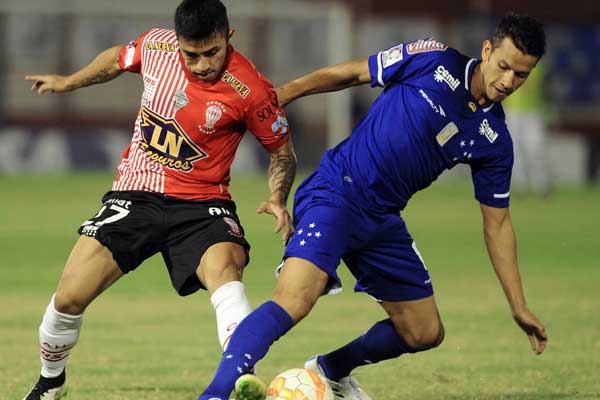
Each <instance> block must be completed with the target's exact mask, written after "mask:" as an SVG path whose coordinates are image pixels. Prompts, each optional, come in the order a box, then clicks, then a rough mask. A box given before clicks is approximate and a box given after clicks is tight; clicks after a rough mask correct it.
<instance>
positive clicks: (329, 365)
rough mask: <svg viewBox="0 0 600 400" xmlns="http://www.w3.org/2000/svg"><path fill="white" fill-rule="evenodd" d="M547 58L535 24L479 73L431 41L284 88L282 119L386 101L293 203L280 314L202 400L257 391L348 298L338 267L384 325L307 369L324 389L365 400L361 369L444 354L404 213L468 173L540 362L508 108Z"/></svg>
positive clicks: (515, 31)
mask: <svg viewBox="0 0 600 400" xmlns="http://www.w3.org/2000/svg"><path fill="white" fill-rule="evenodd" d="M544 51H545V34H544V31H543V28H542V26H541V25H540V23H539V22H538V21H536V20H535V19H533V18H530V17H526V16H519V15H508V16H506V17H504V18H503V19H502V20H501V21H500V23H499V25H498V26H497V28H496V31H495V33H494V35H493V37H492V39H491V40H486V41H484V43H483V47H482V51H481V59H475V58H470V57H466V56H465V55H463V54H461V53H459V52H458V51H456V50H454V49H452V48H449V47H448V46H447V45H445V44H444V43H442V42H440V41H438V40H435V39H433V38H429V39H425V40H417V41H413V42H408V43H401V44H398V45H396V46H394V47H392V48H390V49H386V50H383V51H380V52H377V53H375V54H373V55H371V56H370V57H368V58H364V59H361V60H356V61H350V62H347V63H344V64H340V65H337V66H333V67H326V68H323V69H320V70H317V71H315V72H313V73H310V74H308V75H306V76H304V77H301V78H298V79H297V80H294V81H292V82H290V83H288V84H285V85H283V86H282V87H281V88H278V90H277V92H278V98H279V101H280V104H281V105H284V104H287V103H289V102H291V101H293V100H294V99H297V98H299V97H302V96H306V95H311V94H315V93H322V92H329V91H334V90H340V89H344V88H347V87H350V86H355V85H360V84H367V83H370V84H371V85H372V86H380V87H383V91H382V93H381V94H380V96H379V97H378V98H377V100H375V102H374V103H373V105H372V106H371V109H370V110H369V112H368V114H367V116H366V117H365V118H364V119H363V120H362V121H361V122H359V123H358V125H357V126H356V128H355V129H354V131H353V132H352V135H351V136H350V137H348V138H347V139H346V140H345V141H343V142H342V143H340V144H339V145H338V146H336V147H335V148H333V149H331V150H329V151H328V152H326V153H325V155H324V156H323V158H322V160H321V164H320V166H319V167H318V168H317V170H316V171H315V172H314V173H313V174H311V175H310V176H309V177H307V178H306V179H305V180H304V182H303V183H302V184H301V185H300V186H299V188H298V190H297V191H296V194H295V198H294V225H295V232H294V235H293V236H292V238H291V240H290V242H289V244H288V245H287V248H286V251H285V254H284V264H283V267H282V268H281V271H280V277H279V281H278V283H277V287H276V289H275V295H274V297H273V300H272V301H268V302H266V303H264V304H263V305H261V306H260V307H258V308H257V309H256V310H254V311H253V312H252V313H251V314H250V315H249V316H248V317H246V318H245V319H244V320H243V321H242V323H241V324H240V325H239V326H238V328H237V330H236V331H235V333H234V334H233V336H232V338H231V342H230V345H229V347H228V348H227V350H226V351H225V353H224V354H223V358H222V360H221V363H220V365H219V368H218V370H217V374H216V375H215V378H214V379H213V381H212V382H211V384H210V385H209V387H208V388H207V389H206V390H205V391H204V393H202V395H201V396H200V397H199V400H209V399H210V400H226V399H227V398H228V396H229V393H230V392H231V391H232V389H233V388H234V383H235V382H236V381H238V379H239V381H238V385H237V386H238V387H245V386H247V385H248V384H253V385H254V386H257V385H256V384H255V382H256V380H255V379H254V378H252V377H246V376H245V375H243V376H242V374H243V373H244V372H245V371H248V370H249V369H250V368H252V366H253V365H254V363H256V362H257V361H258V360H260V359H261V358H262V357H264V355H265V354H266V352H267V351H268V349H269V346H270V345H271V344H272V343H273V342H274V341H275V340H277V339H279V338H280V337H281V336H282V335H284V334H285V333H286V332H287V331H289V330H290V329H291V328H292V327H293V326H294V325H295V324H297V323H298V322H299V321H300V320H302V319H303V318H304V317H305V316H306V315H307V314H308V313H309V312H310V310H311V309H312V307H313V306H314V304H315V303H316V301H317V299H318V298H319V296H320V295H321V294H322V293H324V292H327V291H330V290H336V289H337V290H339V288H340V286H341V282H340V279H339V277H338V275H337V272H336V269H337V267H338V265H339V263H340V261H341V260H342V259H343V260H344V261H345V263H346V265H347V266H348V268H349V269H350V270H351V272H352V274H353V275H354V276H355V277H356V279H357V283H356V286H355V290H356V291H360V292H365V293H368V294H369V295H370V296H371V297H373V298H374V299H376V300H377V302H378V303H379V304H380V305H381V306H382V307H383V309H384V310H385V312H386V313H387V315H388V318H386V319H384V320H382V321H379V322H377V323H375V324H374V325H373V326H372V327H371V328H370V329H368V330H367V331H366V332H365V334H364V335H362V336H360V337H358V338H356V339H355V340H353V341H352V342H350V343H348V344H347V345H345V346H342V347H341V348H339V349H337V350H335V351H332V352H329V353H327V354H323V355H319V356H317V357H313V358H311V359H309V360H308V361H307V362H306V364H305V367H306V368H310V369H313V370H316V371H318V372H320V373H321V374H323V375H324V376H325V377H326V378H327V379H328V380H329V382H330V384H331V387H332V389H333V391H334V393H335V394H336V397H337V398H338V399H343V400H369V399H370V397H369V396H368V395H367V394H366V393H365V392H364V391H363V390H362V389H361V388H360V386H359V384H358V382H357V381H356V380H355V379H354V378H353V377H352V376H351V375H350V373H351V371H353V370H354V369H355V368H356V367H359V366H363V365H367V364H374V363H377V362H380V361H384V360H388V359H392V358H396V357H399V356H400V355H402V354H404V353H415V352H419V351H424V350H428V349H432V348H435V347H437V346H439V345H440V343H441V342H442V340H443V338H444V327H443V325H442V321H441V318H440V315H439V313H438V309H437V305H436V301H435V298H434V295H433V287H432V283H431V279H430V276H429V273H428V271H427V268H426V267H425V263H424V261H423V259H422V257H421V254H420V253H419V251H418V249H417V247H416V245H415V243H414V241H413V240H412V237H411V236H410V234H409V232H408V229H407V227H406V224H405V222H404V220H403V219H402V217H401V216H400V212H401V210H403V209H404V207H405V206H406V204H407V202H408V200H409V199H410V198H411V197H412V195H413V194H414V193H416V192H418V191H419V190H422V189H424V188H426V187H428V186H429V185H430V184H431V183H433V182H434V181H435V180H436V179H437V178H438V176H439V175H440V174H441V173H442V172H443V171H445V170H446V169H450V168H453V167H454V166H456V165H457V164H459V163H462V164H467V165H469V166H470V167H471V171H472V180H473V185H474V188H475V198H476V199H477V200H478V201H479V203H480V208H481V213H482V216H483V232H484V239H485V242H486V245H487V249H488V252H489V255H490V259H491V261H492V264H493V266H494V269H495V271H496V274H497V276H498V279H499V281H500V283H501V285H502V288H503V289H504V292H505V294H506V297H507V300H508V303H509V305H510V308H511V311H512V315H513V318H514V320H515V322H516V323H517V324H518V326H519V327H520V328H521V329H522V330H523V332H524V333H525V334H526V335H527V337H528V338H529V341H530V344H531V348H532V350H533V351H534V352H535V353H537V354H541V353H542V352H543V351H544V348H545V347H546V343H547V340H548V337H547V335H546V332H545V328H544V326H543V324H542V323H540V321H539V320H538V319H537V317H536V316H535V315H534V314H533V313H532V312H531V311H530V310H529V308H528V307H527V302H526V300H525V295H524V292H523V288H522V284H521V278H520V274H519V268H518V263H517V254H516V239H515V235H514V230H513V225H512V222H511V218H510V214H509V208H508V207H509V187H510V176H511V169H512V162H513V153H512V142H511V139H510V135H509V132H508V129H507V128H506V124H505V122H504V112H503V111H502V106H501V104H500V102H501V101H502V100H504V99H505V98H506V97H507V96H509V95H510V94H511V93H512V92H514V91H515V90H517V89H518V88H519V87H520V86H521V85H522V84H523V83H524V82H525V81H526V80H527V77H528V76H529V73H530V72H531V71H532V70H533V68H534V67H535V66H536V64H537V62H538V61H539V59H540V58H541V57H542V55H543V54H544ZM240 382H245V384H244V385H240V384H239V383H240ZM258 398H259V397H258V396H255V397H254V399H258Z"/></svg>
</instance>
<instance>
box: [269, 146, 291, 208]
mask: <svg viewBox="0 0 600 400" xmlns="http://www.w3.org/2000/svg"><path fill="white" fill-rule="evenodd" d="M268 175H269V189H270V190H271V196H273V195H275V196H278V197H280V198H281V199H282V200H283V203H284V204H285V203H286V202H287V199H288V196H289V194H290V191H291V190H292V185H293V184H294V179H295V178H296V158H295V157H294V156H293V155H271V164H270V165H269V172H268Z"/></svg>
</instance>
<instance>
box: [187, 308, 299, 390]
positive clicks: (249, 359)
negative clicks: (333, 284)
mask: <svg viewBox="0 0 600 400" xmlns="http://www.w3.org/2000/svg"><path fill="white" fill-rule="evenodd" d="M293 326H294V321H293V320H292V317H290V315H289V314H288V313H287V312H286V311H285V310H284V309H283V308H281V307H280V306H279V305H278V304H277V303H275V302H273V301H268V302H266V303H264V304H263V305H261V306H260V307H258V308H257V309H256V310H254V311H253V312H252V313H250V314H249V315H248V316H247V317H246V318H244V319H243V320H242V322H240V324H239V325H238V327H237V328H236V329H235V331H234V332H233V335H232V336H231V340H230V341H229V345H228V346H227V350H226V351H225V352H224V353H223V357H222V358H221V363H220V364H219V367H218V368H217V372H216V373H215V376H214V378H213V380H212V382H211V383H210V385H208V387H207V388H206V390H205V391H204V392H203V393H202V394H201V395H200V397H198V400H208V399H221V400H227V399H229V394H230V393H231V392H232V391H233V387H234V385H235V381H236V380H237V379H238V378H239V377H240V376H242V375H244V374H246V373H248V372H249V371H250V370H252V368H253V367H254V364H256V363H257V362H258V360H260V359H261V358H263V357H264V356H265V354H267V351H268V350H269V347H271V345H272V344H273V342H275V341H276V340H277V339H279V338H280V337H281V336H283V335H284V334H285V333H286V332H287V331H289V330H290V329H291V328H292V327H293Z"/></svg>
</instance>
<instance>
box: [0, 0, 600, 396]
mask: <svg viewBox="0 0 600 400" xmlns="http://www.w3.org/2000/svg"><path fill="white" fill-rule="evenodd" d="M224 2H225V4H226V5H227V6H228V10H229V14H230V19H231V23H232V25H233V26H234V27H236V28H237V33H236V36H235V37H234V44H235V46H236V47H237V48H238V49H240V50H241V51H242V52H244V53H245V54H247V55H248V56H249V57H250V58H251V59H252V60H253V61H254V62H255V64H256V65H257V66H258V68H259V69H260V70H261V71H263V72H264V73H265V75H267V76H268V77H269V78H270V79H271V81H272V82H273V83H274V84H275V85H277V84H280V83H283V82H285V81H287V80H289V79H292V78H294V77H296V76H299V75H301V74H303V73H306V72H308V71H309V70H311V69H314V68H317V67H320V66H323V65H325V64H331V63H335V62H341V61H344V60H346V59H350V58H355V57H362V56H366V55H369V54H370V53H371V52H374V51H376V50H378V49H383V48H386V47H389V46H392V45H394V44H396V43H398V42H402V41H409V40H412V39H416V38H422V37H428V36H436V37H438V38H440V39H441V40H443V41H445V42H446V43H448V44H449V45H451V46H453V47H457V48H459V49H461V50H462V51H463V52H465V53H467V54H469V55H472V56H474V57H477V56H478V55H479V51H480V45H481V42H482V41H483V40H484V39H485V38H487V37H488V35H489V34H490V32H491V31H492V29H493V27H494V25H495V23H496V21H497V18H498V17H499V16H500V15H502V14H504V13H505V12H506V11H509V10H514V11H520V12H527V13H529V14H531V15H535V16H538V17H541V18H542V19H543V20H544V22H545V23H546V27H547V32H548V53H547V58H546V60H545V62H546V70H547V75H546V77H545V79H544V89H545V90H544V96H545V101H546V104H547V105H548V108H547V111H546V112H545V114H547V116H549V118H548V119H547V121H548V130H549V136H548V137H547V143H546V144H547V146H546V149H547V151H548V157H549V158H550V163H549V168H550V172H551V175H552V177H553V179H554V183H555V191H554V192H553V193H552V195H551V196H550V197H549V198H545V199H542V198H539V197H537V196H532V195H530V193H529V192H527V191H524V192H521V193H516V195H515V196H513V201H512V207H511V213H512V217H513V221H514V222H515V228H516V230H517V235H518V237H519V245H520V247H519V257H520V262H521V270H522V274H523V277H524V282H525V287H526V293H527V294H528V299H529V302H530V307H531V308H532V309H533V310H534V311H535V312H536V313H537V314H538V316H539V317H540V318H541V319H542V320H543V321H544V322H546V324H547V328H548V331H549V333H550V335H551V339H550V344H549V348H548V350H547V353H546V354H544V355H543V356H542V357H534V356H533V355H531V354H530V353H529V349H528V346H529V344H528V342H527V340H526V338H525V337H524V336H523V335H522V333H521V332H520V331H519V330H518V328H517V327H516V326H515V325H514V324H513V323H512V322H511V319H510V313H509V310H508V308H507V306H506V301H505V300H504V297H503V295H502V293H501V289H500V287H499V285H498V283H497V281H496V279H495V278H494V276H493V271H492V268H491V266H490V265H489V260H488V258H487V254H486V252H485V248H484V244H483V240H482V235H481V218H480V216H479V210H478V206H477V203H476V202H475V201H474V199H473V195H472V186H471V184H470V183H469V178H468V169H466V168H462V169H461V168H459V169H458V171H456V172H454V173H452V174H450V176H448V177H446V178H445V179H443V180H442V182H440V183H436V184H435V185H434V187H433V188H432V189H430V190H427V191H425V192H424V193H419V194H418V195H417V196H416V198H415V199H414V200H413V201H411V203H410V205H409V207H408V209H407V211H406V213H405V214H404V217H405V218H406V220H407V222H408V226H409V227H410V228H411V233H412V234H413V236H414V237H415V240H416V242H417V243H418V244H419V248H420V250H421V252H422V253H423V255H424V258H425V260H426V262H427V265H428V267H429V269H430V270H431V271H432V278H433V282H434V284H435V285H436V296H437V298H438V302H439V306H440V311H441V314H442V318H443V319H444V321H445V325H446V330H447V332H448V334H447V338H446V341H445V342H444V344H443V345H442V346H441V347H440V348H439V349H436V350H435V351H432V352H427V353H423V354H418V355H415V356H403V357H401V358H400V359H398V360H395V361H390V362H388V363H384V364H382V365H379V366H375V367H372V368H364V369H361V370H360V373H361V376H359V380H360V381H361V382H363V384H364V387H365V388H366V389H367V391H368V392H369V393H371V394H372V395H373V397H374V398H375V399H379V400H384V399H385V400H396V399H411V400H431V399H450V400H465V399H473V400H475V399H486V400H542V399H552V400H573V399H585V400H592V399H594V400H598V399H600V382H599V381H598V379H597V377H598V370H600V357H598V356H597V354H598V353H599V352H600V318H598V316H599V315H600V302H599V301H598V300H599V297H598V290H597V285H598V282H600V268H599V267H600V261H599V260H600V246H598V244H599V237H600V236H599V235H598V223H599V221H600V207H598V204H599V201H600V186H599V185H598V182H599V179H600V176H599V175H600V167H599V166H600V148H599V147H600V113H599V112H598V111H599V110H600V73H598V71H599V67H600V3H598V2H590V1H584V0H572V1H570V2H568V3H565V2H558V1H554V0H549V1H548V0H546V1H542V0H522V1H516V0H479V1H477V0H456V1H453V2H439V1H436V0H419V1H412V2H405V1H391V0H390V1H384V0H377V1H369V0H347V1H323V0H321V1H318V0H315V1H290V0H224ZM177 3H178V1H176V0H171V1H158V0H123V1H120V2H115V1H104V2H99V1H94V0H45V1H33V0H0V38H2V43H4V47H3V52H2V56H1V57H0V185H1V187H2V192H1V193H2V196H0V355H2V362H0V399H20V398H21V397H20V396H23V395H24V394H25V392H26V391H27V390H28V388H29V387H30V385H32V384H33V382H34V380H35V379H36V378H37V374H38V371H39V358H38V349H37V340H38V338H37V327H38V325H39V322H40V319H41V316H42V312H43V309H44V307H45V306H46V305H47V303H48V299H49V298H50V295H51V293H52V291H53V290H54V288H55V287H56V283H57V280H58V277H59V275H60V271H61V270H62V267H63V264H64V261H65V259H66V257H67V256H68V254H69V251H70V249H71V247H72V245H73V243H74V241H75V240H76V235H75V233H74V232H75V229H76V228H77V227H78V225H79V224H80V223H81V221H83V220H85V219H87V218H88V217H90V216H91V215H93V214H95V212H96V211H97V207H99V205H100V203H99V201H100V197H101V195H102V194H103V193H104V192H105V191H106V190H108V189H109V188H110V182H111V178H112V177H113V176H114V170H115V167H116V165H117V163H118V161H119V159H120V155H121V152H122V151H123V149H124V148H125V147H126V145H127V143H128V142H129V139H130V135H131V127H132V125H133V121H134V119H135V116H136V113H137V109H138V105H139V97H140V94H141V82H140V80H139V78H138V76H136V75H133V74H127V75H122V76H121V77H119V78H118V79H117V80H116V81H113V82H110V83H107V84H104V85H98V86H94V87H91V88H85V89H82V90H80V91H76V92H74V93H70V94H66V95H45V96H38V95H36V94H34V93H31V92H30V91H29V88H30V84H29V83H28V82H25V81H24V80H23V76H24V75H26V74H31V73H69V72H72V71H74V70H76V69H78V68H80V67H82V66H83V65H85V64H87V63H89V62H90V61H91V60H92V59H93V58H94V56H95V55H96V54H97V53H99V52H100V51H102V50H103V49H105V48H107V47H110V46H113V45H115V44H119V43H127V42H128V41H130V40H132V39H134V38H135V37H137V36H138V35H139V34H140V33H141V32H143V31H145V30H146V29H148V28H149V27H151V26H155V25H162V26H172V14H173V11H174V8H175V6H176V5H177ZM377 93H378V91H377V90H376V89H369V88H356V89H352V90H349V91H347V92H344V93H337V94H330V95H322V96H314V97H312V98H311V99H310V100H300V101H298V102H296V103H294V104H292V105H291V106H290V107H288V109H287V111H288V117H289V120H290V124H291V127H292V130H293V132H294V133H293V134H294V143H295V146H296V148H297V153H298V157H299V166H300V168H301V170H302V171H308V170H310V169H312V168H313V167H315V166H316V165H317V163H318V160H319V159H320V157H321V154H322V153H323V151H324V150H325V149H326V148H328V147H330V146H331V145H332V144H333V143H336V142H337V141H339V140H341V139H342V138H343V137H345V135H347V134H348V133H349V132H350V130H351V127H352V125H353V123H354V122H355V121H356V120H357V119H359V118H361V116H362V115H364V113H365V112H366V110H367V108H368V106H369V104H370V102H371V101H372V99H373V98H374V97H375V96H376V95H377ZM248 139H249V140H245V141H244V142H243V144H242V147H241V148H240V152H239V154H238V156H239V157H238V159H237V161H236V164H235V170H234V173H233V180H232V192H233V195H234V198H236V200H237V202H238V206H239V214H240V216H241V219H242V221H243V223H244V226H245V228H246V231H247V235H248V237H249V239H250V241H251V243H252V245H253V251H252V261H251V263H250V268H249V270H248V272H247V273H246V283H247V288H248V293H249V296H250V299H251V303H252V304H253V305H254V306H256V305H258V304H260V303H262V302H263V301H264V300H265V299H266V298H267V297H268V296H270V293H271V290H272V287H273V284H274V278H273V269H272V267H273V266H274V265H276V264H277V262H278V261H279V258H280V256H281V245H280V241H279V238H278V237H276V236H274V235H273V233H272V227H273V226H272V223H271V221H270V219H269V218H270V217H266V216H257V215H255V213H254V208H255V207H256V205H257V204H258V202H259V201H260V200H261V199H263V197H264V194H265V193H266V182H265V179H264V172H262V171H263V170H264V168H265V166H266V163H267V160H266V159H265V158H264V154H263V151H262V149H261V148H260V146H258V145H257V144H256V142H255V141H254V140H253V139H252V138H251V137H248ZM299 179H300V178H299ZM162 264H163V263H162V259H160V257H154V258H153V259H151V260H149V261H148V262H146V263H145V265H144V267H143V268H140V270H139V271H136V273H135V274H132V275H130V276H128V277H127V279H123V280H122V281H120V282H118V284H116V285H115V287H113V288H111V289H110V293H109V294H108V295H107V296H101V297H100V298H99V299H98V300H97V301H96V302H94V304H93V305H92V310H90V311H91V312H89V313H87V314H86V322H85V324H84V326H85V328H84V330H83V333H82V336H81V339H80V344H79V345H78V346H77V349H76V350H75V351H74V353H73V355H72V362H71V363H70V365H69V371H70V372H69V373H70V378H69V379H70V382H71V394H70V398H73V399H81V400H87V399H90V400H92V399H98V398H103V399H107V400H112V399H114V400H117V399H118V400H123V399H124V400H129V399H153V400H162V399H165V400H167V399H169V400H171V399H173V398H182V399H193V398H196V396H197V394H198V393H199V391H200V390H201V389H202V388H203V387H204V386H205V385H206V384H207V383H208V381H209V380H210V377H211V375H212V372H213V368H214V366H215V365H216V362H217V360H218V358H219V349H218V345H217V342H216V338H215V327H214V325H215V324H214V319H213V312H212V309H211V307H210V305H209V303H208V299H207V297H206V295H205V294H198V295H194V296H190V297H186V298H183V299H180V298H179V297H178V296H177V295H176V294H175V293H174V292H173V290H172V289H171V288H170V285H169V282H168V279H167V275H166V273H165V271H164V267H163V266H162ZM340 270H341V277H342V280H343V281H344V284H345V288H346V290H345V291H344V292H343V293H342V294H341V295H339V296H336V297H331V298H327V299H323V300H321V301H320V302H319V305H318V307H316V309H315V311H314V312H313V313H312V314H311V315H310V316H309V317H308V318H307V320H306V321H305V322H303V323H302V324H301V325H300V326H298V327H297V328H296V329H294V330H293V331H292V332H291V333H290V334H289V335H287V336H286V337H285V338H283V339H281V340H280V341H278V342H277V343H276V345H275V346H274V347H273V349H272V351H271V352H270V353H269V356H268V357H267V358H266V359H265V360H264V361H263V362H261V364H260V369H259V372H258V373H259V375H260V376H261V377H262V378H264V379H268V378H269V377H272V376H274V375H275V374H276V373H277V372H280V371H281V370H283V369H286V368H291V367H297V366H299V365H300V364H301V363H302V362H303V360H304V358H305V357H306V356H308V355H311V354H315V353H317V352H322V351H325V350H328V349H330V348H332V347H333V346H336V345H339V344H341V343H345V342H346V341H348V340H350V339H352V338H354V337H355V336H357V335H359V334H361V333H362V332H363V331H364V330H365V329H366V328H367V327H368V326H370V325H371V324H372V323H373V322H375V321H377V320H379V319H382V318H384V316H383V313H382V311H381V310H380V309H378V307H376V306H374V305H373V304H372V301H370V299H368V298H367V296H357V295H354V294H353V293H352V290H351V288H352V284H353V280H352V277H351V276H350V274H349V273H348V272H347V271H346V270H345V269H344V268H340ZM132 278H133V279H132Z"/></svg>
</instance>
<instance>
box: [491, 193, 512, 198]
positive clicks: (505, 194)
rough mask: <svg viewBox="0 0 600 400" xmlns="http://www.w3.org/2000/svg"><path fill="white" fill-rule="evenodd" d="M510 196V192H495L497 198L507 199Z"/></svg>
mask: <svg viewBox="0 0 600 400" xmlns="http://www.w3.org/2000/svg"><path fill="white" fill-rule="evenodd" d="M508 197H510V192H506V193H502V194H494V198H495V199H506V198H508Z"/></svg>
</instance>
